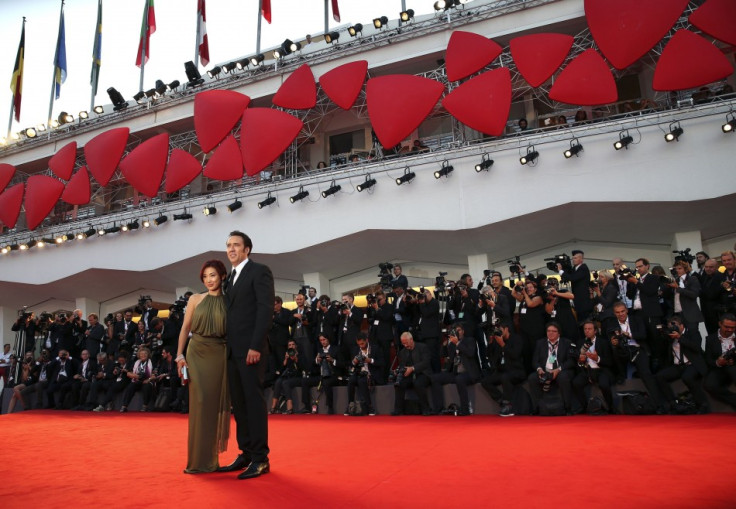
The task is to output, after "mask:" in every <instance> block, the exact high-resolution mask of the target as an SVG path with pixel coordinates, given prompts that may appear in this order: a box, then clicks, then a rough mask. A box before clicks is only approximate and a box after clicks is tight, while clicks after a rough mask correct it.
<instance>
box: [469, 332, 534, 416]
mask: <svg viewBox="0 0 736 509" xmlns="http://www.w3.org/2000/svg"><path fill="white" fill-rule="evenodd" d="M512 327H513V326H512V325H511V324H510V323H509V322H503V321H502V322H500V323H499V324H498V325H497V326H496V327H493V328H492V330H491V331H490V332H489V334H488V337H489V340H488V351H487V355H488V361H489V365H490V370H489V372H488V373H487V374H486V375H485V376H484V377H483V378H482V379H481V381H480V384H481V385H482V386H483V388H484V389H485V390H486V392H487V393H488V395H489V396H491V398H493V400H494V401H495V402H496V403H498V404H499V405H500V406H501V416H502V417H509V416H512V415H514V409H513V407H512V405H511V399H512V396H513V394H514V391H515V390H516V388H517V387H518V386H520V385H521V384H522V383H524V381H525V380H526V372H525V371H524V361H523V358H522V349H523V348H524V338H523V337H522V336H520V335H519V334H516V333H515V332H512V331H513V328H512ZM497 385H501V388H502V389H503V391H499V390H498V388H497V387H496V386H497Z"/></svg>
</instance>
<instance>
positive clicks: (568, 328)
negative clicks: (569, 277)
mask: <svg viewBox="0 0 736 509" xmlns="http://www.w3.org/2000/svg"><path fill="white" fill-rule="evenodd" d="M559 284H560V283H559V281H557V280H556V279H555V278H549V279H547V291H546V294H545V297H544V300H545V301H546V302H545V304H544V311H545V312H546V313H547V316H549V320H547V323H549V322H550V321H554V322H557V324H558V325H559V326H560V334H561V335H562V336H563V337H566V338H567V339H569V340H570V342H572V344H574V345H577V344H578V340H579V339H580V332H579V330H578V322H577V320H576V319H575V315H574V314H573V312H572V306H571V305H570V302H571V301H572V300H573V299H574V298H575V295H573V294H572V293H571V292H569V291H565V290H560V289H559ZM585 290H586V291H588V292H590V290H589V289H588V288H586V289H585Z"/></svg>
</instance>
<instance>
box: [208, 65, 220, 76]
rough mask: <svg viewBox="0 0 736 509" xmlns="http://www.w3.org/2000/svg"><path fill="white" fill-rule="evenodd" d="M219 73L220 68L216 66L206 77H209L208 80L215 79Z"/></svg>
mask: <svg viewBox="0 0 736 509" xmlns="http://www.w3.org/2000/svg"><path fill="white" fill-rule="evenodd" d="M221 72H222V67H220V66H219V65H216V66H214V67H213V68H212V69H210V70H209V71H207V76H209V77H210V78H215V77H217V76H219V75H220V73H221Z"/></svg>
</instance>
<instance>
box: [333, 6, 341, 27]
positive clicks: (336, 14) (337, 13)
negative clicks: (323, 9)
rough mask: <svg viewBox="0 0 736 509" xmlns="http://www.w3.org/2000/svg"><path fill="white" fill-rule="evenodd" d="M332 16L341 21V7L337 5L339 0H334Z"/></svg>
mask: <svg viewBox="0 0 736 509" xmlns="http://www.w3.org/2000/svg"><path fill="white" fill-rule="evenodd" d="M332 18H333V19H334V20H335V21H337V22H338V23H339V22H340V7H338V5H337V0H332Z"/></svg>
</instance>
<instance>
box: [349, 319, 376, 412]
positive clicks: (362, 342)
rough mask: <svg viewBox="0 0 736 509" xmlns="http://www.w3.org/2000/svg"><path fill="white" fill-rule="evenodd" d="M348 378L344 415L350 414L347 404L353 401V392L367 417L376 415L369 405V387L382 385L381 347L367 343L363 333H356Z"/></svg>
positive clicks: (370, 404) (366, 337)
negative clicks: (356, 391)
mask: <svg viewBox="0 0 736 509" xmlns="http://www.w3.org/2000/svg"><path fill="white" fill-rule="evenodd" d="M351 358H352V360H351V361H350V364H349V366H350V370H351V373H350V378H349V379H348V410H346V411H345V415H349V414H350V409H349V406H350V405H349V404H350V403H353V402H354V401H355V390H356V388H357V390H358V396H359V397H360V401H361V403H362V405H363V409H364V410H365V411H366V413H367V414H368V415H376V411H375V410H374V408H373V405H372V403H371V394H370V387H371V386H373V385H383V383H384V380H383V366H382V365H381V364H382V360H383V355H382V353H381V347H379V346H378V344H377V343H369V342H368V336H367V335H366V334H365V333H364V332H360V333H358V336H357V337H356V339H355V344H354V346H353V349H352V350H351Z"/></svg>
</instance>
